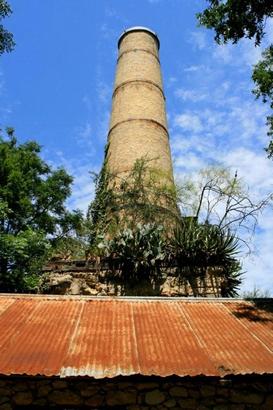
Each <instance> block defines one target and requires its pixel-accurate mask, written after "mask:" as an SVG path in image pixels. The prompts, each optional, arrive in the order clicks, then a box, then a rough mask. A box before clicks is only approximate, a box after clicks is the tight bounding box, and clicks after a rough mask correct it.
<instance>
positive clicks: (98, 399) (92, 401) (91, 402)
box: [84, 394, 104, 407]
mask: <svg viewBox="0 0 273 410" xmlns="http://www.w3.org/2000/svg"><path fill="white" fill-rule="evenodd" d="M103 400H104V397H103V396H102V395H101V394H96V395H95V396H92V397H89V399H87V400H85V402H84V403H85V405H87V406H92V407H100V406H101V405H102V403H103Z"/></svg>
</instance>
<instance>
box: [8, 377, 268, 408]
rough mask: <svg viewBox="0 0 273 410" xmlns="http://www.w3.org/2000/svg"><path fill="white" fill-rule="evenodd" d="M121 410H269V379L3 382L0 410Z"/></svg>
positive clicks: (133, 379) (14, 379)
mask: <svg viewBox="0 0 273 410" xmlns="http://www.w3.org/2000/svg"><path fill="white" fill-rule="evenodd" d="M54 407H55V408H63V409H66V408H70V409H71V408H73V409H80V408H90V409H105V408H110V409H111V408H112V409H124V410H157V409H158V410H163V409H164V410H166V409H173V410H176V409H199V410H207V409H213V410H256V409H257V410H258V409H259V410H270V409H272V408H273V382H272V378H271V377H266V376H260V377H259V376H256V377H247V376H245V377H234V378H231V379H229V380H226V379H222V380H221V379H214V378H205V377H195V378H181V379H180V378H174V377H169V378H156V377H141V376H138V377H136V376H132V377H119V378H115V379H103V380H94V379H87V378H73V379H72V378H71V379H65V380H64V379H58V378H55V379H53V378H48V379H46V378H40V379H36V378H17V379H16V378H14V377H8V378H2V379H0V410H12V409H15V408H22V409H23V408H44V409H47V408H54Z"/></svg>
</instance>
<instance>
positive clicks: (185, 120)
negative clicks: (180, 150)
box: [174, 112, 203, 132]
mask: <svg viewBox="0 0 273 410" xmlns="http://www.w3.org/2000/svg"><path fill="white" fill-rule="evenodd" d="M174 123H175V125H177V126H178V127H180V128H182V129H183V130H186V131H193V132H200V131H202V129H203V126H202V123H201V121H200V118H199V116H198V115H196V114H194V113H191V112H187V113H185V114H180V115H176V116H175V119H174Z"/></svg>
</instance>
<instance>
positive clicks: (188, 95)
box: [174, 88, 207, 102]
mask: <svg viewBox="0 0 273 410" xmlns="http://www.w3.org/2000/svg"><path fill="white" fill-rule="evenodd" d="M174 94H175V96H176V97H178V98H181V99H182V100H183V101H187V100H188V101H193V102H196V101H202V100H204V99H205V98H206V97H207V94H206V93H201V92H200V91H194V90H186V89H183V88H178V89H177V90H175V92H174Z"/></svg>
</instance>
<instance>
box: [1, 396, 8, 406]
mask: <svg viewBox="0 0 273 410" xmlns="http://www.w3.org/2000/svg"><path fill="white" fill-rule="evenodd" d="M7 401H9V397H7V396H0V404H3V403H6V402H7Z"/></svg>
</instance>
